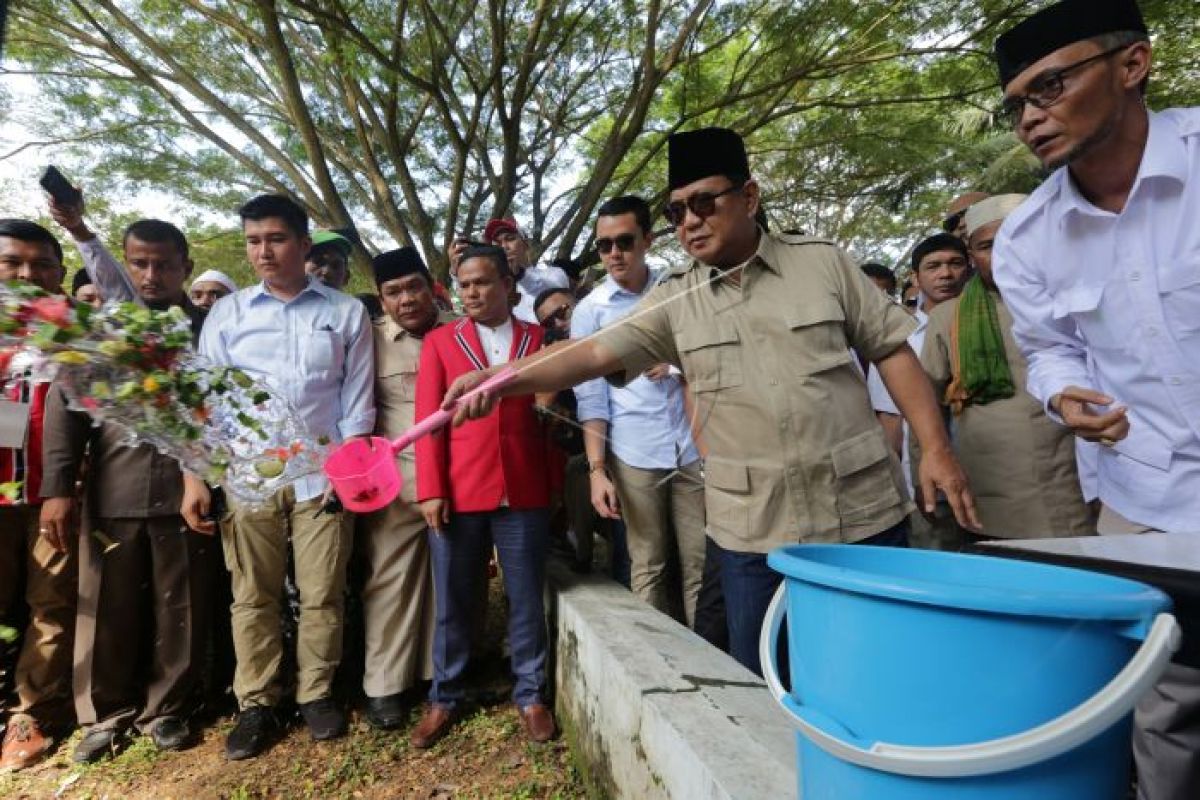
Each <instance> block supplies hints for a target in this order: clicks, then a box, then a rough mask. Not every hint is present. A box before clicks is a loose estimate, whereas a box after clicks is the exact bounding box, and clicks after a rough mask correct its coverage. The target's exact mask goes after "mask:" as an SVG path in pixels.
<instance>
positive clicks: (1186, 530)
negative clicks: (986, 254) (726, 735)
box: [993, 0, 1200, 800]
mask: <svg viewBox="0 0 1200 800" xmlns="http://www.w3.org/2000/svg"><path fill="white" fill-rule="evenodd" d="M996 60H997V63H998V66H999V70H1000V82H1001V86H1002V88H1003V91H1004V112H1005V114H1006V116H1007V117H1008V119H1009V120H1010V121H1011V123H1012V125H1013V129H1014V131H1015V132H1016V134H1017V136H1018V137H1019V138H1020V139H1021V141H1022V142H1024V143H1025V144H1026V146H1028V147H1029V149H1030V150H1031V151H1032V152H1033V153H1034V155H1036V156H1037V157H1038V159H1039V160H1040V161H1041V162H1042V164H1043V166H1045V167H1046V168H1047V169H1053V170H1056V171H1055V172H1054V173H1053V174H1052V175H1051V176H1050V178H1049V179H1048V180H1047V181H1046V182H1045V183H1044V184H1042V186H1040V187H1039V188H1038V189H1037V190H1036V191H1035V192H1034V193H1033V195H1032V196H1031V197H1030V199H1029V201H1028V202H1027V203H1025V205H1023V206H1022V207H1021V208H1020V209H1019V210H1018V211H1017V212H1016V213H1014V214H1013V215H1011V216H1010V217H1008V219H1007V220H1006V221H1005V223H1004V225H1003V227H1002V228H1001V229H1000V232H999V235H998V236H997V239H996V242H995V250H994V255H993V263H994V266H995V277H996V283H997V285H998V286H999V288H1000V290H1001V292H1002V293H1003V295H1004V298H1005V301H1006V302H1007V303H1008V305H1009V307H1010V309H1011V310H1012V314H1013V318H1014V328H1013V332H1014V335H1015V337H1016V341H1017V343H1018V345H1019V346H1020V348H1021V351H1022V353H1023V354H1024V356H1025V357H1026V358H1027V359H1028V361H1029V392H1030V394H1032V395H1033V396H1034V397H1035V398H1037V399H1038V400H1039V401H1041V402H1042V403H1044V404H1045V405H1046V408H1047V411H1048V413H1051V414H1052V415H1053V416H1054V417H1055V418H1056V419H1058V420H1060V421H1061V422H1062V423H1063V424H1064V425H1066V426H1068V427H1070V428H1071V429H1072V430H1073V431H1075V433H1076V435H1077V436H1079V437H1081V438H1083V439H1085V440H1088V441H1092V442H1098V443H1099V444H1100V445H1102V447H1099V448H1097V449H1098V451H1099V454H1098V461H1097V465H1096V467H1097V481H1098V489H1099V495H1100V500H1101V503H1102V504H1103V508H1102V511H1101V514H1100V521H1099V526H1098V527H1099V531H1100V533H1102V534H1105V533H1108V534H1113V533H1137V532H1144V531H1150V530H1157V531H1170V532H1173V533H1179V534H1181V535H1183V534H1195V533H1196V532H1197V530H1200V226H1198V225H1196V213H1197V208H1200V109H1194V108H1193V109H1173V110H1170V111H1165V112H1162V113H1157V114H1155V113H1151V112H1149V111H1148V110H1147V109H1146V106H1145V102H1144V97H1143V94H1144V90H1145V86H1146V82H1147V80H1148V78H1149V75H1150V62H1151V47H1150V42H1149V37H1148V35H1147V31H1146V25H1145V22H1144V21H1143V19H1142V16H1141V13H1140V11H1139V10H1138V7H1137V4H1136V3H1135V2H1134V1H1133V0H1066V1H1065V2H1061V3H1058V4H1056V5H1054V6H1051V7H1049V8H1047V9H1045V10H1043V11H1041V12H1039V13H1038V14H1035V15H1033V16H1032V17H1030V18H1029V19H1027V20H1026V21H1025V22H1022V23H1021V24H1019V25H1017V26H1016V27H1014V28H1013V29H1012V30H1010V31H1008V32H1006V33H1005V34H1004V35H1002V36H1001V37H1000V38H999V39H998V40H997V41H996ZM1197 544H1200V539H1197ZM1135 722H1136V726H1135V727H1136V730H1135V734H1134V752H1135V756H1136V759H1137V766H1138V774H1139V794H1138V796H1139V798H1141V800H1183V798H1195V797H1200V670H1196V669H1193V668H1191V667H1186V666H1183V665H1181V664H1172V665H1171V666H1170V667H1169V668H1168V670H1167V673H1166V675H1165V676H1164V677H1163V679H1162V680H1161V681H1160V683H1159V685H1158V686H1157V687H1156V688H1155V690H1154V691H1153V692H1152V693H1151V694H1150V695H1149V696H1148V697H1147V698H1146V699H1144V700H1143V701H1142V703H1141V704H1140V705H1139V707H1138V711H1137V715H1136V717H1135Z"/></svg>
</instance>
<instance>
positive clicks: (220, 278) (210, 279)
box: [189, 269, 238, 292]
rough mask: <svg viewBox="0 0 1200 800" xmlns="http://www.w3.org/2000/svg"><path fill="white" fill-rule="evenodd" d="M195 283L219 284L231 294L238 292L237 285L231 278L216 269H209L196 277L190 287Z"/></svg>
mask: <svg viewBox="0 0 1200 800" xmlns="http://www.w3.org/2000/svg"><path fill="white" fill-rule="evenodd" d="M197 283H219V284H221V285H222V286H224V287H225V288H226V289H228V290H229V291H231V292H236V291H237V290H238V287H237V284H236V283H234V282H233V278H231V277H229V276H228V275H226V274H225V273H224V272H221V271H220V270H216V269H209V270H205V271H204V272H201V273H200V274H199V275H197V276H196V279H195V280H193V281H192V286H195V285H196V284H197ZM189 288H190V287H189Z"/></svg>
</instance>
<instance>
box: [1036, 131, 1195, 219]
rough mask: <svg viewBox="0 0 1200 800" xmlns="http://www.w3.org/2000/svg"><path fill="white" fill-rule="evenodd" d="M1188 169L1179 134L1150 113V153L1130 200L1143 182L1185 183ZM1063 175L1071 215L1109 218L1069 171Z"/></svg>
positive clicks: (1063, 193) (1132, 190)
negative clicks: (1085, 194) (1172, 181)
mask: <svg viewBox="0 0 1200 800" xmlns="http://www.w3.org/2000/svg"><path fill="white" fill-rule="evenodd" d="M1187 167H1188V158H1187V146H1186V145H1185V144H1184V142H1183V139H1182V138H1181V137H1180V136H1179V131H1178V130H1176V129H1175V126H1173V125H1172V124H1171V122H1170V120H1168V119H1166V118H1164V117H1163V116H1162V115H1161V114H1156V113H1154V112H1150V130H1149V133H1148V134H1147V136H1146V149H1145V151H1144V152H1143V153H1142V163H1141V165H1140V166H1139V167H1138V174H1137V177H1136V178H1135V179H1134V181H1133V187H1132V188H1131V189H1130V190H1129V196H1130V197H1131V198H1132V197H1133V196H1134V195H1135V194H1136V193H1137V191H1138V186H1139V185H1140V184H1141V183H1142V181H1144V180H1147V179H1149V178H1168V179H1172V180H1174V181H1176V182H1178V183H1180V184H1182V183H1185V182H1186V181H1187V178H1188V173H1187ZM1060 175H1061V178H1060V181H1061V191H1062V198H1063V200H1064V202H1065V203H1066V210H1067V211H1074V212H1076V213H1079V214H1088V215H1092V216H1096V215H1104V216H1109V213H1108V212H1107V211H1103V210H1101V209H1099V208H1097V207H1096V206H1095V205H1093V204H1092V203H1091V202H1090V201H1089V200H1088V199H1087V198H1086V197H1084V196H1083V194H1082V193H1080V191H1079V187H1078V186H1076V185H1075V181H1074V180H1073V179H1072V178H1071V171H1070V168H1069V167H1063V168H1062V169H1061V170H1060Z"/></svg>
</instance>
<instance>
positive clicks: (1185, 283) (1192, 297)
mask: <svg viewBox="0 0 1200 800" xmlns="http://www.w3.org/2000/svg"><path fill="white" fill-rule="evenodd" d="M1158 291H1159V294H1160V295H1162V302H1163V315H1164V316H1165V317H1166V322H1167V326H1168V327H1169V328H1170V330H1171V331H1172V332H1174V333H1177V334H1182V335H1184V336H1195V335H1196V334H1197V333H1200V253H1191V254H1189V255H1186V256H1184V257H1183V258H1181V259H1179V260H1177V261H1175V262H1173V263H1172V264H1171V265H1170V266H1169V267H1167V268H1166V269H1164V270H1163V271H1162V272H1160V273H1159V276H1158Z"/></svg>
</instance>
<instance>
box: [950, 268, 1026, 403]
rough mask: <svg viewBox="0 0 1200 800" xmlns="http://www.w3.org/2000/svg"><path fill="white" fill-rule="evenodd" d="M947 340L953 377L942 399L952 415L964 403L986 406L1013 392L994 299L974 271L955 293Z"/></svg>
mask: <svg viewBox="0 0 1200 800" xmlns="http://www.w3.org/2000/svg"><path fill="white" fill-rule="evenodd" d="M951 343H952V347H953V349H954V350H955V353H954V354H953V356H952V358H953V361H954V365H953V366H954V377H953V380H952V381H951V382H950V386H949V387H948V388H947V389H946V400H947V402H948V404H949V405H950V407H951V408H952V409H953V410H954V413H955V414H961V413H962V409H963V406H966V405H970V404H975V405H986V404H987V403H990V402H992V401H993V400H1003V399H1004V398H1007V397H1012V396H1013V395H1014V394H1016V387H1015V385H1014V384H1013V377H1012V370H1011V369H1010V368H1009V366H1008V358H1007V356H1005V354H1004V337H1003V336H1002V335H1001V333H1000V318H999V316H998V315H997V313H996V301H995V300H994V299H992V295H991V293H990V292H988V290H987V287H986V286H984V285H983V279H982V278H980V277H979V275H978V274H976V275H975V276H974V277H973V278H971V280H969V281H967V285H966V286H965V287H963V291H962V295H960V296H959V299H958V308H957V310H956V313H955V317H954V332H953V336H952V337H951Z"/></svg>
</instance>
